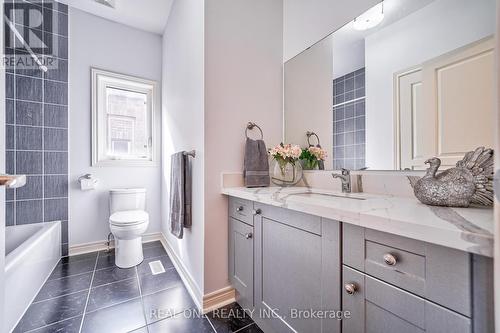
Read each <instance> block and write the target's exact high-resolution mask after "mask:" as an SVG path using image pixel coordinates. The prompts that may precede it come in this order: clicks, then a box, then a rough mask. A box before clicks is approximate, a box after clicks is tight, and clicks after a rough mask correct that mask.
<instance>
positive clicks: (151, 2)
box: [59, 0, 174, 35]
mask: <svg viewBox="0 0 500 333" xmlns="http://www.w3.org/2000/svg"><path fill="white" fill-rule="evenodd" d="M59 1H60V2H63V3H66V4H68V5H69V6H71V7H74V8H78V9H80V10H83V11H85V12H88V13H91V14H94V15H97V16H100V17H103V18H106V19H108V20H111V21H115V22H118V23H122V24H125V25H128V26H131V27H134V28H137V29H141V30H146V31H149V32H153V33H157V34H161V35H163V31H164V30H165V25H166V24H167V19H168V15H169V14H170V8H171V6H172V3H173V2H174V0H115V8H110V7H107V6H105V5H102V4H99V3H97V2H95V1H94V0H59Z"/></svg>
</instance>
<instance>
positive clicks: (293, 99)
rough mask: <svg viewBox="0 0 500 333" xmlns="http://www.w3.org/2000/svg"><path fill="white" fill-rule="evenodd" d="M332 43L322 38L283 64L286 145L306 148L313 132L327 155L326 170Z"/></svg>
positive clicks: (327, 164) (330, 136)
mask: <svg viewBox="0 0 500 333" xmlns="http://www.w3.org/2000/svg"><path fill="white" fill-rule="evenodd" d="M332 41H333V38H332V37H328V38H325V39H323V40H322V41H321V42H319V43H318V44H316V45H314V47H311V48H309V49H308V50H306V51H304V52H303V53H302V54H301V55H300V56H299V57H294V58H293V59H290V60H289V61H287V62H286V63H285V82H284V88H285V89H284V91H285V99H284V103H285V105H284V109H285V116H284V121H285V126H284V128H285V135H284V136H285V142H286V143H294V144H298V145H300V146H301V147H307V145H308V143H307V137H306V132H307V131H314V132H315V133H316V134H317V135H318V136H319V138H320V140H321V146H322V148H323V149H325V150H326V151H327V152H328V155H329V158H327V159H326V161H325V170H332V168H333V165H332V164H333V158H332V153H333V134H332V133H333V132H332V126H333V112H332V105H333V93H332V72H333V68H332V67H333V61H332V53H333V48H332V45H333V42H332ZM311 143H312V144H316V139H315V138H311Z"/></svg>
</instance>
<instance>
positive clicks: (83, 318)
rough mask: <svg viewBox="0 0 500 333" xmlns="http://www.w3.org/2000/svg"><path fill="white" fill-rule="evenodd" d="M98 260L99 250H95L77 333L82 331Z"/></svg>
mask: <svg viewBox="0 0 500 333" xmlns="http://www.w3.org/2000/svg"><path fill="white" fill-rule="evenodd" d="M98 260H99V252H97V257H96V258H95V264H94V270H93V271H92V278H91V279H90V286H89V292H88V294H87V300H86V301H85V306H84V307H83V314H82V322H81V323H80V329H79V330H78V333H81V332H82V328H83V321H84V320H85V312H87V306H88V304H89V299H90V292H91V291H92V283H93V282H94V276H95V271H96V268H97V262H98Z"/></svg>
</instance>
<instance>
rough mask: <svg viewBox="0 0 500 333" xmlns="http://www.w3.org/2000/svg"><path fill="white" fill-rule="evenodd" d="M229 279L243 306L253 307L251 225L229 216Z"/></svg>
mask: <svg viewBox="0 0 500 333" xmlns="http://www.w3.org/2000/svg"><path fill="white" fill-rule="evenodd" d="M229 281H230V282H231V284H232V285H233V287H234V288H235V289H236V291H237V293H238V295H237V300H238V302H239V304H240V305H241V306H242V307H243V308H252V307H253V227H251V226H249V225H247V224H245V223H243V222H240V221H238V220H236V219H234V218H229Z"/></svg>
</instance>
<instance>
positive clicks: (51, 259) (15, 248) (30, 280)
mask: <svg viewBox="0 0 500 333" xmlns="http://www.w3.org/2000/svg"><path fill="white" fill-rule="evenodd" d="M5 255H6V257H5V286H4V287H5V317H4V318H5V322H4V323H3V325H4V327H3V329H4V332H10V331H12V330H13V329H14V328H15V326H16V325H17V323H18V322H19V320H20V319H21V318H22V316H23V314H24V312H25V311H26V309H27V308H28V306H29V305H30V304H31V302H32V301H33V300H34V298H35V296H36V295H37V293H38V291H40V288H41V287H42V286H43V284H44V283H45V281H46V280H47V278H48V277H49V275H50V273H51V272H52V270H53V269H54V267H55V266H56V265H57V263H58V262H59V259H60V258H61V223H60V222H48V223H40V224H26V225H16V226H11V227H7V228H6V229H5Z"/></svg>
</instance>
